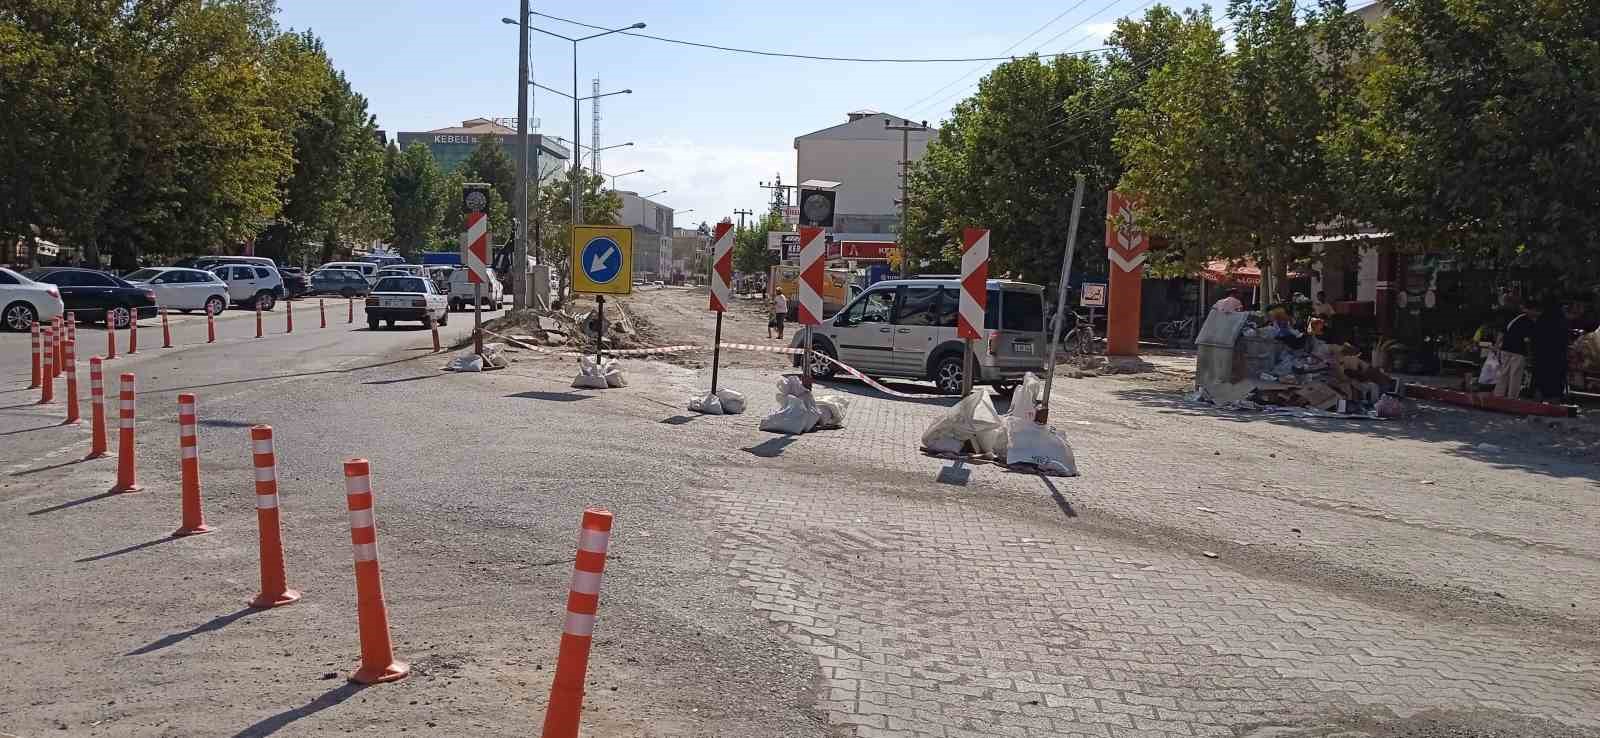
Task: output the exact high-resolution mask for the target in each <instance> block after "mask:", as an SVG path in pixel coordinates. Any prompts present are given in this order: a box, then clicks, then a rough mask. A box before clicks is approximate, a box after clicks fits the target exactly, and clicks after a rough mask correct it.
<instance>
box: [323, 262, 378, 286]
mask: <svg viewBox="0 0 1600 738" xmlns="http://www.w3.org/2000/svg"><path fill="white" fill-rule="evenodd" d="M317 268H318V269H349V270H351V271H353V272H360V273H361V276H362V278H364V279H366V280H367V283H368V284H371V283H373V282H375V281H377V279H378V269H379V267H378V265H377V264H374V263H372V262H370V261H330V262H328V263H326V264H323V265H322V266H319V267H317Z"/></svg>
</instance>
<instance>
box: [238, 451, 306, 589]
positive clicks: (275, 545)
mask: <svg viewBox="0 0 1600 738" xmlns="http://www.w3.org/2000/svg"><path fill="white" fill-rule="evenodd" d="M250 451H251V454H252V455H253V456H254V457H255V465H256V526H257V528H259V530H260V541H261V591H260V592H259V593H257V594H256V598H255V599H253V600H251V601H250V606H251V607H255V608H260V609H266V608H269V607H278V606H280V605H287V604H289V603H291V602H294V601H295V600H298V599H300V593H299V592H296V591H294V590H292V589H289V585H288V583H287V579H286V578H285V576H284V573H283V535H282V531H280V530H279V527H278V457H277V455H276V454H275V453H274V452H273V448H272V426H270V425H257V426H252V427H251V428H250Z"/></svg>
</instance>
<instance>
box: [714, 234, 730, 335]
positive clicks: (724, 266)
mask: <svg viewBox="0 0 1600 738" xmlns="http://www.w3.org/2000/svg"><path fill="white" fill-rule="evenodd" d="M732 302H733V224H732V223H727V222H723V223H718V224H717V230H716V231H715V232H713V234H712V238H711V312H714V313H725V312H727V311H728V305H729V304H731V303H732Z"/></svg>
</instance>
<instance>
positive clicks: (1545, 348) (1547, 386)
mask: <svg viewBox="0 0 1600 738" xmlns="http://www.w3.org/2000/svg"><path fill="white" fill-rule="evenodd" d="M1571 339H1572V328H1571V324H1570V323H1569V322H1568V320H1567V313H1566V306H1565V305H1554V304H1553V305H1551V306H1550V309H1549V310H1545V311H1544V312H1543V313H1542V314H1540V315H1539V319H1538V320H1536V321H1534V324H1533V387H1534V389H1535V390H1536V391H1538V393H1539V399H1541V400H1544V401H1546V402H1561V401H1563V400H1565V399H1566V398H1567V348H1568V347H1569V346H1570V345H1571Z"/></svg>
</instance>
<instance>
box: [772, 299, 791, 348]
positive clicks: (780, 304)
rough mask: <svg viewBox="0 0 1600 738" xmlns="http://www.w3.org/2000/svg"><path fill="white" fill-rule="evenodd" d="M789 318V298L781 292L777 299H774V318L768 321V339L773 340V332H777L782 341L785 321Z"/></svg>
mask: <svg viewBox="0 0 1600 738" xmlns="http://www.w3.org/2000/svg"><path fill="white" fill-rule="evenodd" d="M788 317H789V298H787V297H784V296H783V293H782V292H779V293H778V295H777V296H776V297H774V298H772V317H771V318H770V319H769V320H767V338H772V334H773V332H774V331H776V332H777V334H778V338H779V339H780V340H781V339H782V338H783V321H784V319H785V318H788Z"/></svg>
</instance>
